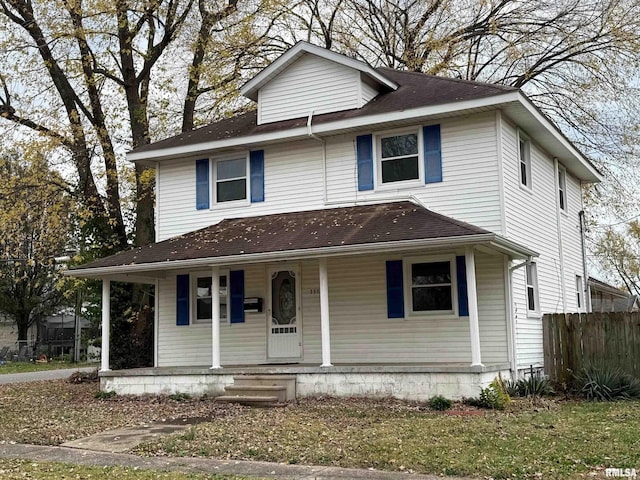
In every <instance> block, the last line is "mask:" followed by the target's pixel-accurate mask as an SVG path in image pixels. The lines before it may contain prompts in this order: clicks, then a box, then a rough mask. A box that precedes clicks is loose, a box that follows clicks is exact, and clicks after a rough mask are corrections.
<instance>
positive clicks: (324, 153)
mask: <svg viewBox="0 0 640 480" xmlns="http://www.w3.org/2000/svg"><path fill="white" fill-rule="evenodd" d="M312 121H313V110H311V111H310V112H309V116H308V117H307V135H309V137H310V138H313V139H314V140H318V141H319V142H320V143H322V192H323V193H322V202H323V203H324V204H325V205H326V204H327V142H326V141H325V140H324V139H323V138H320V137H319V136H317V135H316V134H315V133H313V132H312V130H311V122H312Z"/></svg>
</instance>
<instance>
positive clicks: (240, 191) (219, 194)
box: [215, 157, 247, 203]
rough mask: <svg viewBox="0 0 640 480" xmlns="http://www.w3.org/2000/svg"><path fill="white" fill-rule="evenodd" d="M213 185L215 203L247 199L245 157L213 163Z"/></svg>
mask: <svg viewBox="0 0 640 480" xmlns="http://www.w3.org/2000/svg"><path fill="white" fill-rule="evenodd" d="M215 184H216V187H215V188H216V194H215V199H216V202H217V203H221V202H232V201H234V200H244V199H246V198H247V159H246V157H240V158H232V159H229V160H218V161H216V162H215Z"/></svg>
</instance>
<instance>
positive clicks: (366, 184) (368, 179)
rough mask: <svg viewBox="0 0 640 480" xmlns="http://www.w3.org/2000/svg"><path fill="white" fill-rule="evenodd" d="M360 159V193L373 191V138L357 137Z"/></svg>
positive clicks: (357, 150) (357, 154)
mask: <svg viewBox="0 0 640 480" xmlns="http://www.w3.org/2000/svg"><path fill="white" fill-rule="evenodd" d="M356 156H357V159H358V191H360V192H362V191H363V190H373V136H372V135H359V136H358V137H356Z"/></svg>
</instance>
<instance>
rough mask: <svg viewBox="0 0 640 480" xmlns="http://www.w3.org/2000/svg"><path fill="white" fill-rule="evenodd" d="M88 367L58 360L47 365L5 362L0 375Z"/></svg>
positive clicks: (0, 367)
mask: <svg viewBox="0 0 640 480" xmlns="http://www.w3.org/2000/svg"><path fill="white" fill-rule="evenodd" d="M94 365H95V364H94ZM88 366H90V364H88V363H73V362H63V361H60V360H52V361H50V362H47V363H35V362H6V363H3V364H1V365H0V375H2V374H6V373H26V372H39V371H42V370H60V369H64V368H81V367H88ZM96 368H97V367H96Z"/></svg>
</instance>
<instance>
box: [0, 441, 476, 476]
mask: <svg viewBox="0 0 640 480" xmlns="http://www.w3.org/2000/svg"><path fill="white" fill-rule="evenodd" d="M0 458H7V459H23V460H32V461H39V462H61V463H70V464H76V465H97V466H122V467H133V468H135V467H137V468H140V469H145V470H157V471H171V472H184V473H208V474H214V473H215V474H226V475H242V476H247V477H253V478H277V479H282V480H349V479H351V480H360V479H369V480H442V478H443V477H440V476H436V475H418V474H410V473H402V472H381V471H379V470H359V469H347V468H338V467H320V466H306V465H287V464H280V463H268V462H248V461H239V460H215V459H209V458H191V457H184V458H182V457H139V456H136V455H129V454H125V453H106V452H95V451H90V450H81V449H74V448H65V447H47V446H40V445H21V444H8V443H0ZM446 478H447V479H448V480H465V479H462V478H461V477H446ZM467 480H470V479H467Z"/></svg>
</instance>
